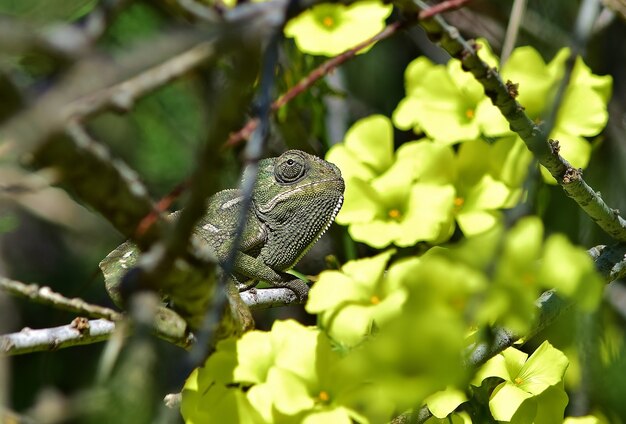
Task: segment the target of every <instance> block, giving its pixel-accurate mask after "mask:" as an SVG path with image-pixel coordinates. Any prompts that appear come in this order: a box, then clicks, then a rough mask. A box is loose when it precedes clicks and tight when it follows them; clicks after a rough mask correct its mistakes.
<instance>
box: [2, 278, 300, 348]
mask: <svg viewBox="0 0 626 424" xmlns="http://www.w3.org/2000/svg"><path fill="white" fill-rule="evenodd" d="M0 288H1V289H3V290H6V291H7V292H9V293H11V294H17V295H18V296H24V297H28V298H31V299H33V300H35V301H38V302H40V303H45V304H49V305H54V306H60V307H61V308H62V309H67V310H71V311H73V312H79V313H80V311H79V310H78V309H72V308H73V306H70V305H74V304H76V305H80V304H81V303H82V305H83V306H81V308H82V310H83V312H84V313H85V315H89V316H98V315H99V314H102V316H105V315H107V314H110V315H111V318H112V320H109V319H97V320H87V319H85V318H76V319H75V320H74V321H72V324H69V325H64V326H61V327H54V328H44V329H39V330H33V329H30V328H25V329H23V330H22V331H20V332H18V333H12V334H5V335H0V354H5V355H20V354H24V353H32V352H41V351H53V350H57V349H62V348H66V347H72V346H78V345H83V344H92V343H98V342H102V341H105V340H108V339H109V338H110V337H111V335H112V334H113V332H114V331H115V328H116V326H117V325H116V321H120V319H121V318H123V315H122V314H120V313H118V312H115V311H113V310H109V309H108V308H104V307H101V306H97V305H90V304H87V303H86V302H84V301H82V300H81V299H67V298H65V297H63V296H61V295H59V294H57V293H53V292H51V291H50V290H49V289H48V288H47V287H41V288H40V287H39V286H37V285H35V284H24V283H21V282H18V281H12V280H8V279H4V278H3V279H1V280H0ZM42 291H43V293H44V295H43V296H41V292H42ZM31 292H33V293H36V297H34V298H33V297H32V296H31ZM48 297H49V298H50V299H57V298H58V299H59V302H57V301H56V300H55V301H54V302H53V301H52V300H45V299H48ZM61 299H64V300H61ZM241 299H242V300H243V302H244V303H245V304H246V305H247V306H248V307H249V308H250V309H267V308H274V307H278V306H285V305H293V304H295V303H297V299H296V295H295V294H294V293H293V292H292V291H291V290H289V289H288V288H269V289H250V290H248V291H245V292H242V293H241ZM61 305H63V306H61ZM84 305H89V307H88V308H85V307H84ZM97 311H99V312H97ZM153 333H154V335H155V336H157V337H160V338H162V339H164V340H166V341H168V342H170V343H172V344H175V345H176V346H179V347H182V348H184V349H189V348H190V347H191V346H192V345H193V344H195V342H196V338H195V336H194V335H193V333H190V332H189V330H188V327H187V323H186V322H185V320H183V319H182V318H181V317H180V316H179V315H178V314H176V312H174V311H173V310H171V309H168V308H164V307H162V308H159V310H158V311H157V314H156V317H155V322H154V329H153Z"/></svg>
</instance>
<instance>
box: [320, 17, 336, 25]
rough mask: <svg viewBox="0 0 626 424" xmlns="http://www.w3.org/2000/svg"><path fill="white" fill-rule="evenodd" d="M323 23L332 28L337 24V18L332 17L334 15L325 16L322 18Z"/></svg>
mask: <svg viewBox="0 0 626 424" xmlns="http://www.w3.org/2000/svg"><path fill="white" fill-rule="evenodd" d="M322 24H323V25H324V26H325V27H326V28H332V27H333V26H335V20H334V19H333V18H332V16H328V15H327V16H324V18H323V19H322Z"/></svg>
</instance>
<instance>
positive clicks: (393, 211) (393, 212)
mask: <svg viewBox="0 0 626 424" xmlns="http://www.w3.org/2000/svg"><path fill="white" fill-rule="evenodd" d="M387 214H388V215H389V218H391V219H399V218H400V216H402V214H401V213H400V211H399V210H398V209H391V210H390V211H389V212H388V213H387Z"/></svg>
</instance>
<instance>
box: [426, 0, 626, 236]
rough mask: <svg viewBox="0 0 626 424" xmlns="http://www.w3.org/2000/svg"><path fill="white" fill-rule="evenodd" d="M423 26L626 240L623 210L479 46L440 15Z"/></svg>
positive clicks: (570, 188) (569, 188)
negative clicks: (575, 163)
mask: <svg viewBox="0 0 626 424" xmlns="http://www.w3.org/2000/svg"><path fill="white" fill-rule="evenodd" d="M414 3H415V4H416V5H417V6H418V7H419V8H420V9H426V8H427V7H428V6H427V5H426V4H425V3H424V2H422V1H420V0H414ZM420 25H421V26H422V27H423V28H424V30H426V33H427V34H428V35H429V37H431V39H432V40H433V41H436V42H438V43H439V45H440V46H441V47H442V48H443V49H444V50H446V51H447V52H448V53H449V54H450V55H451V56H452V57H455V58H457V59H459V60H460V61H461V63H462V66H463V68H464V69H465V70H467V71H469V72H471V73H472V75H474V77H475V78H476V80H477V81H478V82H479V83H480V84H481V85H482V86H483V87H484V90H485V94H486V95H487V96H488V97H489V98H490V99H491V101H492V102H493V104H494V105H495V106H496V107H498V108H499V109H500V111H501V112H502V114H503V115H504V117H505V118H506V119H507V121H509V124H510V126H511V129H512V130H513V131H515V132H516V133H517V134H518V135H519V136H520V137H521V139H522V140H523V141H524V143H525V144H526V146H527V147H528V149H529V150H530V151H531V152H532V153H533V155H534V156H535V158H536V159H537V160H538V161H539V163H540V164H542V165H543V166H544V167H546V168H547V169H548V171H549V172H550V174H552V176H553V177H554V178H555V179H556V180H557V182H558V183H559V184H560V185H561V187H563V189H564V190H565V192H566V193H567V195H568V196H569V197H571V198H572V199H573V200H574V201H576V203H578V205H579V206H580V208H581V209H582V210H583V211H584V212H585V213H586V214H587V215H588V216H589V217H590V218H591V219H592V220H593V221H595V222H596V223H597V224H598V225H599V226H600V228H602V229H603V230H604V231H605V232H606V233H607V234H609V235H610V236H612V237H613V238H615V239H616V240H617V241H626V221H625V220H624V219H623V218H622V217H621V216H620V214H619V211H617V210H616V209H612V208H610V207H609V206H608V205H607V204H606V203H605V202H604V200H602V198H601V197H600V195H599V193H596V192H595V191H594V190H593V189H592V188H591V187H589V185H587V183H586V182H585V180H584V179H583V177H582V171H581V170H579V169H575V168H573V167H572V166H571V165H570V163H569V162H567V160H565V159H564V158H563V157H561V155H560V154H559V148H558V142H554V141H550V142H549V140H548V133H547V132H546V129H545V128H543V127H541V126H539V125H537V124H535V123H534V122H533V120H532V119H530V118H529V117H528V115H526V113H525V112H524V107H523V106H522V105H520V104H519V103H518V102H517V101H516V100H515V93H514V92H512V90H509V89H508V86H507V84H505V83H504V82H503V81H502V79H501V78H500V75H499V74H498V72H497V71H496V70H495V69H493V68H490V67H489V65H487V64H486V63H485V62H483V61H482V59H480V57H479V56H478V53H477V49H476V47H475V46H474V45H473V44H471V43H469V42H468V41H466V40H465V39H464V38H463V37H461V35H460V34H459V32H458V30H456V28H454V27H451V26H450V25H448V24H447V23H446V22H445V21H444V19H443V18H442V17H441V16H439V15H437V16H435V17H434V18H432V19H429V20H424V21H420Z"/></svg>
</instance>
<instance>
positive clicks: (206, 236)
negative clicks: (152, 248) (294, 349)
mask: <svg viewBox="0 0 626 424" xmlns="http://www.w3.org/2000/svg"><path fill="white" fill-rule="evenodd" d="M247 173H248V172H247V170H246V171H244V174H243V175H244V176H243V178H244V179H245V178H248V177H247V176H246V175H247ZM344 189H345V184H344V180H343V178H342V177H341V171H340V170H339V168H337V166H335V165H334V164H332V163H330V162H327V161H325V160H323V159H320V158H318V157H316V156H313V155H310V154H308V153H305V152H303V151H300V150H288V151H286V152H285V153H283V154H282V155H280V156H278V157H273V158H267V159H262V160H260V161H259V168H258V174H257V181H256V184H255V186H254V189H253V192H252V199H251V200H252V202H251V207H250V208H249V210H248V211H246V218H245V226H244V230H243V233H242V237H241V240H240V243H239V245H238V246H237V252H236V257H235V262H234V266H233V272H232V275H231V277H232V279H233V280H234V282H235V283H236V285H237V287H238V289H239V291H243V290H247V289H250V288H252V287H254V286H256V285H257V284H258V283H259V282H260V281H265V282H267V283H269V284H270V285H271V286H274V287H286V288H288V289H290V290H292V291H293V292H294V293H295V295H296V297H297V298H298V300H299V301H300V302H304V301H305V300H306V298H307V296H308V290H309V288H308V285H307V284H306V283H305V282H304V281H302V280H300V279H298V278H295V277H294V276H292V275H290V274H288V273H287V272H286V271H287V270H289V269H291V268H292V267H293V266H294V265H295V264H296V263H297V262H298V261H299V260H300V259H301V258H302V257H303V256H304V254H305V253H306V252H307V251H308V250H309V249H310V248H311V247H312V246H313V245H314V244H315V243H316V242H317V241H318V240H319V238H320V237H321V236H322V235H323V234H324V233H325V232H326V230H327V229H328V228H329V227H330V225H331V223H332V222H333V221H334V219H335V216H336V215H337V213H338V212H339V210H340V209H341V205H342V203H343V193H344ZM243 201H244V198H243V195H242V192H241V190H239V189H227V190H222V191H220V192H217V193H216V194H214V195H213V196H211V197H210V198H209V200H208V203H207V210H206V213H205V215H204V216H203V217H202V218H201V219H200V220H199V222H198V223H197V225H196V228H195V230H194V236H195V237H197V238H199V240H200V241H201V242H204V243H206V245H207V246H208V247H209V250H210V251H211V252H212V253H213V254H214V256H215V257H216V258H217V261H218V263H219V264H220V265H222V266H223V265H224V263H225V261H226V258H227V256H228V254H229V252H230V250H231V248H232V245H233V239H234V237H235V233H236V228H237V225H238V220H239V216H240V214H241V213H242V210H241V209H242V205H243ZM176 214H177V213H176V212H175V213H174V214H172V215H171V216H172V218H173V219H175V215H176ZM127 243H129V242H127ZM123 246H124V245H122V246H120V247H119V248H118V249H116V250H114V251H113V252H111V253H110V254H109V255H108V256H107V257H106V258H105V259H104V260H103V261H102V262H101V263H100V268H101V269H102V271H103V273H104V275H105V283H106V287H107V290H108V291H109V294H110V296H111V297H112V298H113V299H114V300H119V294H118V293H117V289H118V287H117V285H118V284H119V280H120V279H121V276H122V275H123V272H124V269H127V268H128V267H129V266H130V265H132V263H130V264H129V263H128V262H129V261H131V262H135V261H136V259H137V257H138V254H139V253H138V251H137V249H136V248H134V251H131V250H129V249H128V246H124V248H122V247H123ZM112 261H122V268H123V269H120V268H119V267H118V268H116V270H115V271H114V272H113V271H111V269H112V266H111V262H112ZM123 261H126V262H127V263H125V264H124V262H123ZM116 303H119V302H116Z"/></svg>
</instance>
